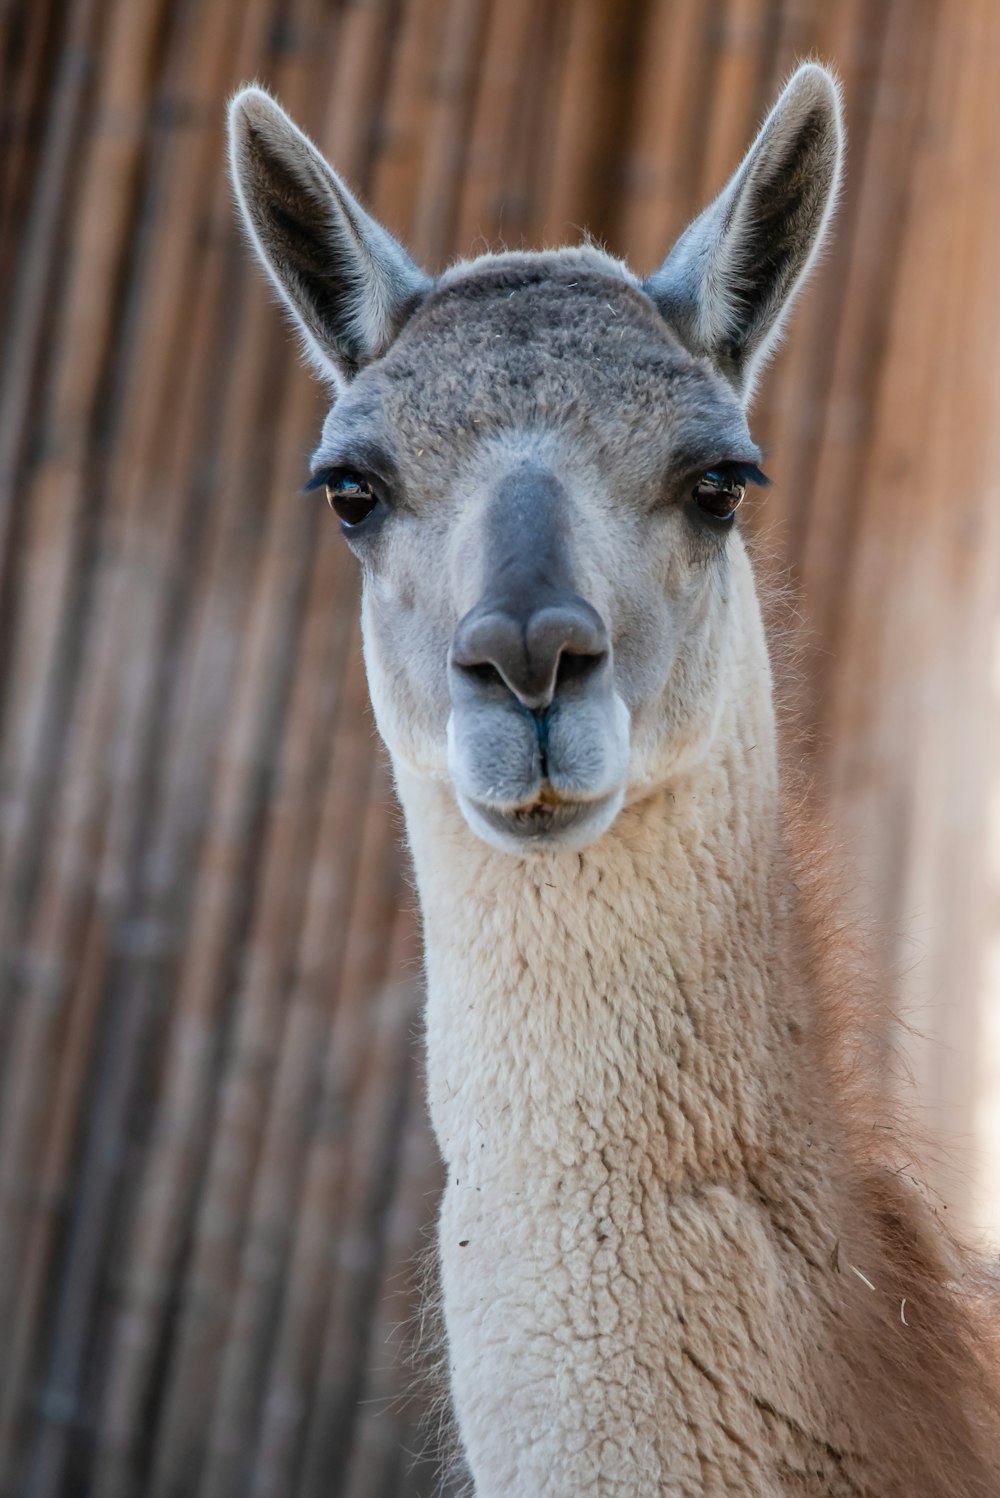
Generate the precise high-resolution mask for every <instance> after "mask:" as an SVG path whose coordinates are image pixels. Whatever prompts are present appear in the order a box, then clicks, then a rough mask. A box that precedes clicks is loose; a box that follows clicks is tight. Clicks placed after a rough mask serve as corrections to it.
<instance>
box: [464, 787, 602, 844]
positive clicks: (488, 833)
mask: <svg viewBox="0 0 1000 1498" xmlns="http://www.w3.org/2000/svg"><path fill="white" fill-rule="evenodd" d="M460 801H461V803H462V810H463V812H464V813H465V817H466V820H467V821H468V822H469V825H470V826H471V827H472V830H473V831H474V832H477V833H478V834H479V836H480V837H482V838H484V839H485V841H486V842H488V843H491V844H492V845H493V846H494V847H497V848H500V849H502V850H503V851H504V852H521V853H523V852H525V851H529V850H531V849H538V850H541V849H543V848H554V847H562V848H567V849H568V848H573V849H576V848H581V847H584V846H585V845H586V844H587V843H591V842H593V841H594V840H595V839H596V838H598V837H600V835H601V833H602V832H605V831H606V830H607V828H608V827H609V826H610V825H611V823H612V822H613V821H614V819H615V817H616V816H617V814H618V811H619V808H620V806H621V802H622V795H621V792H617V791H616V792H612V794H611V795H610V796H603V797H601V798H600V799H599V800H596V801H574V800H568V799H565V798H563V797H560V796H558V795H557V794H556V793H555V792H553V791H551V790H548V789H547V788H546V790H544V791H543V792H542V794H541V795H540V796H539V797H537V798H536V799H535V800H534V801H531V802H528V803H527V804H526V805H524V806H517V807H513V808H511V809H501V808H500V807H496V806H487V805H484V804H483V803H482V802H476V801H469V800H467V799H466V798H465V797H460Z"/></svg>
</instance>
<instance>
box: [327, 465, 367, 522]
mask: <svg viewBox="0 0 1000 1498" xmlns="http://www.w3.org/2000/svg"><path fill="white" fill-rule="evenodd" d="M326 502H327V504H328V505H329V506H330V509H331V510H333V512H334V514H335V515H337V517H338V518H339V519H340V520H342V521H343V522H344V524H345V525H347V526H353V525H360V524H361V522H362V520H367V519H368V516H369V515H370V514H371V513H372V511H373V510H374V509H375V506H376V505H377V504H378V496H377V495H376V494H375V491H374V490H373V489H372V486H371V484H370V483H369V482H368V480H367V479H365V478H362V477H361V475H360V474H358V473H338V474H331V475H330V476H329V477H328V478H327V481H326Z"/></svg>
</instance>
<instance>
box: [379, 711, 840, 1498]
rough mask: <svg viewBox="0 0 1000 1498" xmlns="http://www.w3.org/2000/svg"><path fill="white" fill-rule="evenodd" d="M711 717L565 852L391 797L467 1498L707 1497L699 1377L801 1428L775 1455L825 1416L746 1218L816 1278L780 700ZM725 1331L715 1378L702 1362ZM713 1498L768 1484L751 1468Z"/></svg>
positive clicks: (828, 1151) (821, 1230)
mask: <svg viewBox="0 0 1000 1498" xmlns="http://www.w3.org/2000/svg"><path fill="white" fill-rule="evenodd" d="M728 727H729V731H728V732H727V731H726V728H727V725H726V724H723V725H721V731H720V733H719V736H718V739H717V748H716V750H715V752H713V754H712V755H711V756H708V757H706V758H705V759H704V760H703V761H702V763H701V764H700V765H699V766H698V767H697V768H695V769H693V770H691V771H689V772H688V773H686V774H684V775H678V776H677V777H676V778H675V779H674V780H673V781H672V782H671V783H670V785H669V786H668V787H666V788H665V789H662V790H660V791H659V792H657V793H656V794H654V795H650V796H649V797H647V798H646V799H645V800H643V801H641V802H639V803H637V804H635V805H633V806H630V807H626V808H625V810H624V811H623V812H622V813H621V814H620V816H619V818H618V820H617V821H616V823H615V825H614V827H613V828H612V829H611V831H610V832H609V833H607V834H605V836H604V837H603V838H601V839H600V840H599V841H598V843H596V844H595V845H593V846H592V847H591V848H589V849H587V850H585V851H584V852H582V853H579V854H559V855H553V856H541V857H538V858H537V859H526V860H519V859H515V858H510V857H509V856H505V855H502V854H498V853H494V852H492V851H491V850H490V849H489V848H487V847H485V846H484V845H482V844H480V843H479V842H478V841H477V840H476V839H475V838H474V837H473V836H472V834H471V833H469V832H468V831H467V830H466V828H465V825H464V823H463V822H462V820H461V818H460V816H459V814H458V812H457V811H456V810H455V809H454V807H453V805H452V803H451V801H450V798H449V797H448V795H447V793H446V791H444V790H443V789H440V790H438V789H434V788H429V787H428V786H426V785H421V786H420V787H416V786H414V785H407V783H406V780H405V777H404V778H403V781H402V784H401V791H402V794H403V799H404V805H405V807H406V812H407V821H408V827H409V831H410V838H411V843H412V847H413V852H414V857H415V862H416V869H417V877H418V885H419V889H420V894H421V902H422V907H423V913H424V920H425V926H426V946H427V975H428V1077H429V1096H430V1107H431V1114H432V1118H433V1122H434V1126H435V1130H436V1133H437V1136H438V1140H439V1142H440V1145H441V1149H442V1153H443V1155H444V1158H445V1161H446V1163H447V1168H448V1177H447V1185H446V1189H445V1196H444V1201H443V1205H442V1213H441V1219H440V1256H441V1271H442V1290H443V1304H444V1313H445V1323H446V1330H447V1335H448V1343H449V1361H450V1366H451V1370H452V1391H453V1396H454V1401H455V1405H456V1410H457V1414H458V1418H459V1425H460V1429H461V1435H462V1440H463V1443H464V1445H465V1448H466V1453H467V1455H468V1457H469V1461H470V1464H471V1466H472V1469H473V1473H474V1476H475V1480H476V1494H477V1498H493V1495H497V1498H499V1495H501V1494H510V1493H514V1492H525V1493H527V1492H531V1493H538V1494H551V1495H552V1498H564V1495H565V1498H568V1495H570V1494H578V1493H581V1492H595V1493H597V1492H599V1493H601V1494H605V1493H607V1494H612V1493H619V1492H620V1493H622V1494H629V1495H634V1494H636V1493H639V1492H649V1493H655V1492H659V1491H661V1490H663V1489H664V1485H665V1484H667V1483H668V1482H669V1481H671V1480H672V1478H671V1474H677V1473H683V1471H684V1470H686V1468H690V1476H691V1480H692V1482H693V1483H694V1484H695V1488H693V1489H692V1490H698V1491H700V1490H701V1489H700V1488H698V1487H697V1483H698V1482H699V1481H701V1478H699V1476H698V1474H699V1473H700V1472H701V1470H702V1465H703V1463H704V1461H705V1460H706V1451H709V1449H710V1447H711V1441H712V1439H715V1437H716V1436H718V1433H719V1430H720V1429H721V1430H726V1429H727V1428H728V1427H727V1419H728V1416H724V1414H720V1415H718V1416H717V1417H713V1416H710V1415H707V1414H706V1412H705V1410H704V1408H703V1405H704V1394H705V1386H706V1383H707V1386H708V1388H709V1390H710V1391H711V1390H715V1393H714V1394H713V1396H712V1397H714V1398H717V1399H718V1398H721V1397H722V1396H721V1395H720V1394H719V1392H718V1391H719V1390H722V1389H725V1388H726V1387H727V1381H728V1380H729V1379H730V1378H733V1379H735V1380H736V1381H737V1383H738V1385H739V1388H740V1391H741V1392H740V1394H739V1398H740V1399H745V1400H748V1401H749V1404H748V1408H752V1410H756V1408H757V1406H756V1404H755V1403H754V1401H758V1400H759V1401H763V1406H766V1407H767V1408H772V1407H773V1408H774V1409H777V1410H780V1411H784V1412H789V1411H790V1412H791V1413H789V1414H787V1419H788V1421H790V1422H791V1423H790V1424H789V1425H788V1427H787V1429H786V1431H785V1434H786V1436H787V1435H788V1430H794V1431H798V1430H800V1428H802V1427H804V1426H819V1425H821V1424H822V1421H823V1419H824V1418H825V1417H824V1415H823V1399H824V1397H825V1396H821V1395H820V1394H819V1392H818V1390H817V1385H816V1382H815V1380H814V1379H811V1377H810V1368H809V1361H810V1356H811V1355H812V1352H813V1351H814V1346H815V1343H814V1341H813V1337H812V1334H811V1336H810V1338H809V1339H808V1341H809V1346H810V1351H808V1352H807V1350H806V1344H805V1343H804V1344H803V1348H802V1355H801V1358H800V1357H799V1356H798V1354H797V1353H796V1352H795V1351H794V1350H793V1349H789V1347H788V1345H787V1322H788V1311H789V1304H790V1302H791V1301H794V1300H795V1296H796V1294H800V1297H801V1296H805V1291H804V1290H803V1288H802V1285H801V1284H798V1286H797V1289H796V1288H795V1287H792V1289H791V1290H790V1287H789V1285H788V1284H787V1283H785V1282H783V1281H782V1279H781V1276H780V1274H777V1273H776V1272H775V1265H774V1262H773V1257H772V1249H771V1245H772V1238H773V1234H774V1219H773V1217H770V1216H769V1217H768V1220H767V1221H766V1222H765V1221H764V1215H763V1214H762V1212H761V1205H760V1204H761V1203H766V1204H767V1209H766V1210H767V1211H769V1210H770V1206H771V1204H773V1203H774V1202H775V1201H781V1202H789V1203H793V1204H794V1205H792V1206H790V1207H789V1209H788V1211H787V1213H785V1212H784V1209H782V1213H783V1217H782V1221H781V1223H780V1231H781V1233H783V1234H786V1235H787V1237H788V1240H789V1241H790V1242H791V1243H793V1244H797V1245H799V1246H800V1247H801V1246H802V1245H803V1244H804V1245H806V1246H805V1248H804V1249H803V1252H804V1254H805V1258H806V1260H807V1261H808V1262H811V1263H813V1264H815V1263H817V1262H818V1260H817V1257H816V1256H817V1255H819V1256H820V1257H822V1258H823V1259H824V1262H826V1261H827V1260H828V1258H829V1255H830V1253H831V1251H832V1250H833V1249H834V1245H835V1231H836V1229H835V1226H834V1224H835V1223H836V1220H837V1215H838V1214H837V1212H836V1211H835V1210H832V1203H831V1201H830V1199H829V1197H830V1188H829V1186H828V1182H827V1178H826V1171H827V1168H828V1162H829V1160H830V1159H831V1158H833V1157H835V1154H836V1146H837V1138H836V1128H835V1123H834V1121H833V1120H832V1119H831V1118H823V1117H821V1116H820V1115H821V1110H822V1107H823V1105H822V1103H821V1102H820V1101H819V1099H820V1097H821V1096H822V1093H823V1089H822V1087H821V1086H820V1085H819V1078H818V1075H817V1073H816V1071H815V1069H814V1068H813V1067H812V1066H811V1065H810V1064H808V1062H807V1060H806V1053H809V1052H811V1050H812V1049H813V1048H812V1047H811V1046H810V1045H809V1016H808V1013H807V1012H806V1011H807V1006H806V1004H805V1002H804V1000H803V999H802V998H801V997H800V992H801V991H800V989H799V988H798V987H797V986H796V985H795V984H794V983H793V982H791V980H790V975H788V974H787V973H786V971H785V961H786V959H785V956H784V954H785V952H786V951H787V950H788V949H789V947H790V946H791V945H792V944H791V943H790V942H789V941H788V940H787V936H788V925H789V922H790V920H791V914H790V910H789V905H790V901H789V882H788V879H787V876H786V874H785V871H784V861H783V856H782V851H781V843H780V834H779V830H778V825H777V816H776V794H777V792H776V779H777V777H776V766H775V752H774V735H773V725H772V722H771V719H770V709H769V707H768V709H767V717H766V719H764V720H763V721H762V718H761V715H760V712H758V713H756V714H755V713H754V712H753V711H752V709H751V707H750V705H748V710H747V712H746V713H745V714H744V715H743V716H742V717H740V716H737V715H735V714H734V716H733V719H732V722H731V723H730V724H729V725H728ZM814 1146H815V1147H814ZM748 1201H749V1202H750V1203H751V1209H750V1218H749V1219H748V1218H747V1216H746V1204H747V1202H748ZM755 1214H756V1215H755ZM799 1267H800V1266H799V1261H798V1258H797V1260H796V1269H795V1273H796V1274H798V1273H799ZM693 1281H697V1283H698V1285H699V1286H700V1288H701V1290H702V1291H703V1292H704V1293H703V1296H702V1297H701V1298H699V1299H698V1300H697V1301H696V1302H695V1303H692V1300H691V1294H692V1283H693ZM814 1309H815V1308H814V1307H812V1306H809V1307H808V1309H807V1308H806V1305H805V1303H804V1302H803V1303H802V1304H801V1305H800V1306H799V1311H800V1312H801V1315H802V1317H803V1319H805V1318H806V1317H809V1316H813V1313H814ZM795 1314H798V1312H796V1313H795ZM719 1316H722V1317H723V1318H724V1319H725V1320H726V1321H727V1324H728V1329H727V1330H726V1332H725V1338H726V1340H727V1341H728V1342H729V1343H730V1344H731V1345H730V1353H731V1358H730V1359H729V1361H730V1362H731V1364H732V1366H727V1367H725V1368H715V1369H713V1368H712V1366H711V1364H712V1362H713V1359H714V1358H716V1356H717V1353H718V1335H717V1333H718V1327H716V1326H714V1325H713V1317H719ZM706 1318H707V1319H706ZM812 1325H813V1332H814V1331H815V1325H816V1321H815V1317H814V1316H813V1322H812ZM782 1327H784V1328H785V1330H784V1331H783V1332H782V1331H781V1328H782ZM779 1335H781V1336H782V1337H783V1338H784V1346H783V1348H782V1349H781V1350H780V1351H779V1344H778V1343H777V1342H776V1341H775V1338H776V1337H777V1336H779ZM769 1348H770V1349H771V1351H770V1352H769V1351H768V1349H769ZM527 1370H530V1372H529V1371H527ZM692 1370H694V1371H692ZM692 1381H693V1384H694V1387H692V1386H691V1384H692ZM751 1388H752V1389H753V1390H754V1391H755V1392H754V1393H753V1394H752V1396H751V1395H749V1394H747V1393H746V1391H747V1389H751ZM807 1389H808V1390H810V1393H809V1395H808V1396H806V1395H804V1394H803V1390H807ZM763 1406H762V1407H763ZM699 1410H700V1415H699V1416H698V1418H699V1419H700V1420H701V1421H702V1423H703V1429H702V1430H701V1434H700V1435H698V1434H697V1429H696V1427H697V1423H698V1422H697V1421H696V1420H695V1421H694V1423H692V1422H693V1417H694V1414H697V1413H698V1411H699ZM713 1418H717V1420H718V1426H716V1425H714V1424H713ZM748 1418H750V1417H749V1416H748ZM755 1418H759V1416H758V1417H755ZM783 1418H784V1417H783ZM706 1431H710V1432H712V1433H713V1434H711V1435H706ZM692 1432H695V1434H692ZM719 1439H723V1437H719ZM726 1439H728V1437H727V1438H726ZM754 1439H755V1440H756V1442H757V1444H758V1446H760V1445H761V1444H762V1443H761V1437H760V1433H759V1432H757V1431H755V1432H754ZM789 1439H793V1440H798V1437H797V1436H795V1437H794V1438H793V1437H789ZM797 1455H801V1453H797ZM713 1459H714V1458H713ZM719 1459H720V1460H721V1453H720V1457H719ZM666 1490H669V1491H674V1490H675V1489H674V1488H673V1487H669V1488H667V1489H666ZM677 1490H678V1491H679V1490H680V1489H679V1488H678V1489H677ZM685 1490H686V1489H685ZM719 1491H733V1492H741V1493H747V1494H752V1493H755V1492H757V1491H760V1492H761V1493H764V1492H769V1491H773V1489H772V1488H769V1487H768V1485H767V1479H766V1478H765V1477H763V1476H761V1478H760V1483H759V1485H757V1484H756V1483H755V1481H751V1479H750V1477H749V1476H748V1475H747V1474H746V1473H744V1474H743V1475H742V1476H741V1477H739V1478H738V1479H736V1480H734V1484H733V1486H732V1488H729V1487H726V1488H722V1487H720V1489H719Z"/></svg>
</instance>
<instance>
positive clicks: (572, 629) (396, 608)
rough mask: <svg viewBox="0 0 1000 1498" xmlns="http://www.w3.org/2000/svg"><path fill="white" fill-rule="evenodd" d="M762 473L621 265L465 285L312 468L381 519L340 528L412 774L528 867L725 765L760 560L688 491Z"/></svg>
mask: <svg viewBox="0 0 1000 1498" xmlns="http://www.w3.org/2000/svg"><path fill="white" fill-rule="evenodd" d="M759 456H760V455H759V452H758V450H757V448H756V447H755V446H754V444H753V443H752V441H751V439H750V436H749V433H748V431H747V427H746V421H745V418H744V415H743V412H742V409H741V406H740V403H739V401H738V400H737V398H736V396H735V394H734V392H733V390H732V388H731V386H730V385H728V384H727V382H725V381H724V380H722V379H720V378H719V376H718V375H717V374H715V373H714V371H713V370H712V368H711V366H710V364H709V363H708V361H707V360H704V359H696V358H693V357H692V356H691V355H690V354H689V353H688V352H687V351H686V350H685V349H684V348H683V347H682V346H681V345H680V343H679V342H678V341H677V340H676V339H675V338H674V337H673V336H672V335H671V334H670V332H669V330H668V329H667V327H666V325H665V324H664V322H663V320H662V318H661V317H660V316H659V315H658V313H657V311H656V309H655V307H654V306H653V305H652V304H651V302H650V301H649V299H648V298H647V297H646V296H645V295H644V294H643V292H642V291H641V290H639V289H638V287H637V286H636V283H635V282H634V281H633V280H632V279H631V278H630V277H629V276H627V274H625V273H624V272H623V271H622V268H621V267H620V266H619V265H618V264H617V262H614V261H612V260H610V259H608V258H607V257H605V256H603V255H600V254H599V253H598V252H596V251H584V252H562V253H556V254H550V255H540V256H529V255H520V256H504V257H499V258H494V257H485V258H484V259H483V260H482V261H480V262H476V263H474V264H472V265H471V266H468V267H465V268H463V270H462V272H461V274H453V275H452V276H451V277H450V278H449V279H448V280H446V281H445V282H444V284H442V286H441V287H440V288H439V289H438V290H437V291H435V293H434V294H433V296H432V297H430V298H429V299H428V300H427V301H426V302H425V303H424V305H422V306H421V308H420V309H419V310H418V311H417V312H416V313H415V314H414V315H413V316H412V318H411V319H410V321H409V322H408V323H407V325H406V326H405V327H404V329H403V331H402V332H401V334H400V335H399V337H398V339H397V341H396V342H395V344H394V346H393V347H392V349H391V350H390V351H389V353H388V354H387V355H386V357H385V358H384V359H383V360H381V361H379V362H378V363H377V364H375V365H373V366H372V367H371V368H370V369H369V370H367V371H366V372H364V373H363V374H361V375H360V376H359V377H358V378H357V379H356V380H355V381H354V382H353V383H352V384H351V386H350V387H349V388H348V389H347V391H346V392H345V394H344V395H343V396H341V397H340V399H339V400H338V401H337V402H336V404H335V405H334V407H333V409H332V411H331V413H330V415H329V417H328V419H327V422H326V425H325V429H324V433H323V439H322V441H321V443H320V446H319V448H318V450H317V452H316V454H315V456H314V460H313V461H314V468H315V471H316V473H317V475H318V477H319V478H321V479H324V478H325V479H327V480H329V481H330V489H331V494H332V496H333V498H334V501H335V502H336V498H337V486H338V484H339V485H340V486H341V488H344V489H345V491H346V492H347V493H348V495H349V496H350V495H351V494H355V493H356V492H357V490H358V487H359V485H360V486H362V487H363V490H364V492H365V493H366V494H370V496H371V498H373V499H375V500H376V503H375V505H374V508H372V509H370V511H369V513H368V514H367V515H365V516H364V518H361V519H358V520H357V521H356V523H354V524H346V525H345V526H344V531H345V535H346V537H347V539H348V542H349V544H350V545H351V546H352V548H353V549H354V551H355V552H356V553H357V555H358V557H359V559H360V561H361V563H362V566H363V569H364V605H363V607H364V631H365V651H366V660H367V664H368V673H369V681H370V685H371V689H372V697H373V701H374V705H375V711H376V715H377V719H378V723H379V728H380V730H381V732H382V734H383V737H384V738H385V740H386V742H387V744H388V745H389V748H390V749H391V751H392V753H393V755H394V757H395V758H396V759H397V761H399V762H401V763H402V764H404V765H405V766H406V767H407V768H408V769H409V770H410V771H411V772H413V773H416V774H418V775H423V776H428V777H431V778H434V779H438V780H447V781H449V782H450V784H451V785H452V787H453V789H454V792H455V795H456V797H457V799H458V802H459V805H460V806H461V808H462V810H463V812H464V814H465V816H466V818H467V820H468V821H469V823H470V825H471V826H472V827H473V828H474V829H475V830H476V831H477V832H478V833H480V835H482V836H483V837H485V838H487V840H489V841H490V842H493V843H494V844H496V845H498V846H501V847H504V848H511V849H514V848H516V849H518V850H523V849H530V848H533V847H539V846H548V845H551V844H553V843H556V844H560V845H569V846H579V845H580V844H582V843H583V842H586V841H590V840H591V839H592V838H593V837H596V836H597V835H599V833H600V832H602V831H603V830H604V829H605V828H606V827H607V825H608V824H609V823H610V821H611V820H612V819H613V818H614V816H615V814H616V813H617V811H618V809H619V807H620V806H621V804H622V801H623V799H624V797H625V796H626V795H627V794H629V793H630V792H633V793H637V792H639V791H641V790H645V789H648V788H649V787H650V786H651V785H654V784H656V783H657V782H659V781H661V780H662V779H664V778H666V776H667V775H668V774H670V773H672V772H674V771H676V769H677V768H678V767H679V766H680V765H682V764H683V763H685V762H689V761H690V760H691V759H692V757H694V756H696V755H698V754H701V753H704V752H706V750H707V748H708V745H709V744H710V741H711V735H712V729H713V725H714V723H715V721H716V719H717V716H718V696H719V692H720V690H721V689H722V687H723V677H722V675H721V674H720V670H719V662H720V661H721V660H722V659H723V657H724V654H725V642H726V636H727V633H728V631H729V630H730V629H731V628H732V622H731V619H730V610H729V606H728V600H729V598H730V596H731V592H732V583H731V572H732V568H733V559H734V557H735V558H736V565H737V566H738V567H739V566H745V559H744V558H743V555H742V547H741V545H740V542H739V539H738V536H737V534H736V531H735V528H734V527H733V526H732V525H731V524H730V523H729V522H728V521H727V520H726V519H725V518H723V517H720V516H719V515H715V514H713V513H711V512H710V511H706V510H705V509H703V508H702V507H701V506H700V505H699V503H698V502H697V501H696V499H695V497H694V496H695V493H696V489H697V486H698V483H699V481H700V480H701V479H702V478H703V476H704V475H705V473H706V472H714V473H717V474H726V473H731V472H739V473H741V474H742V473H743V472H745V471H746V470H748V469H749V470H750V471H754V465H755V464H756V463H757V461H758V459H759ZM731 465H738V466H737V467H735V468H734V467H732V466H731ZM357 513H359V512H358V511H357V510H354V511H350V514H351V516H352V517H353V515H355V514H357Z"/></svg>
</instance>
